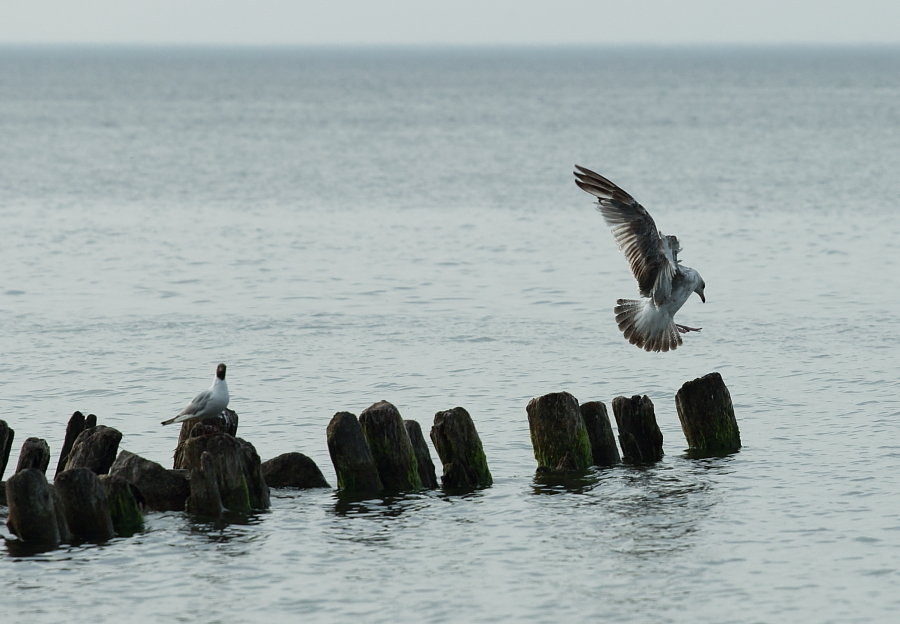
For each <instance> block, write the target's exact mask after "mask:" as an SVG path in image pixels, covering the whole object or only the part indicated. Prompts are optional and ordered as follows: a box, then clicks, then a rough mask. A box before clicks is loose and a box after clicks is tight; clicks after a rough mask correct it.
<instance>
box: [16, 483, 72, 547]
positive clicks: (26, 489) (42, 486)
mask: <svg viewBox="0 0 900 624" xmlns="http://www.w3.org/2000/svg"><path fill="white" fill-rule="evenodd" d="M6 502H7V505H8V507H9V516H8V518H7V521H6V526H7V527H8V528H9V530H10V531H12V532H13V533H15V534H16V535H17V536H18V537H19V539H20V540H22V541H23V542H28V543H33V544H42V545H47V546H58V545H59V544H60V543H62V542H67V541H69V539H70V535H69V529H68V527H67V525H66V522H65V516H64V515H63V510H62V502H61V501H60V499H59V496H58V495H57V494H56V493H55V492H54V490H53V488H52V486H51V485H50V484H49V483H47V477H46V476H45V475H44V473H43V472H41V471H40V470H38V469H37V468H26V469H24V470H22V471H21V472H17V473H16V474H14V475H13V476H11V477H10V478H9V479H7V481H6Z"/></svg>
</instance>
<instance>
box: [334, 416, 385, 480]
mask: <svg viewBox="0 0 900 624" xmlns="http://www.w3.org/2000/svg"><path fill="white" fill-rule="evenodd" d="M325 438H326V441H327V443H328V454H329V455H330V456H331V463H332V465H333V466H334V472H335V474H336V475H337V486H338V489H340V490H342V491H344V492H350V493H361V494H365V493H373V494H374V493H376V492H380V491H381V490H382V489H384V485H383V484H382V483H381V478H380V477H379V476H378V466H377V465H376V464H375V458H374V457H373V456H372V451H371V449H369V443H368V441H366V436H365V434H364V433H363V430H362V427H361V426H360V424H359V420H357V418H356V415H354V414H351V413H350V412H338V413H337V414H335V415H334V416H332V418H331V421H330V422H329V423H328V428H327V429H326V431H325Z"/></svg>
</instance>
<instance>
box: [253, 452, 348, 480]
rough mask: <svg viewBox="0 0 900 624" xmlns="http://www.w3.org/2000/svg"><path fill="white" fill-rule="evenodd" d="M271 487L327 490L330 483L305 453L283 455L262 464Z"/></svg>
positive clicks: (264, 475) (264, 474) (264, 476)
mask: <svg viewBox="0 0 900 624" xmlns="http://www.w3.org/2000/svg"><path fill="white" fill-rule="evenodd" d="M262 472H263V478H265V480H266V484H267V485H268V486H269V487H276V488H282V487H294V488H327V487H331V486H330V485H328V481H326V480H325V475H323V474H322V471H321V470H319V467H318V466H317V465H316V462H314V461H313V460H312V459H310V458H309V457H307V456H306V455H304V454H303V453H282V454H281V455H279V456H278V457H273V458H272V459H269V460H266V461H264V462H263V463H262Z"/></svg>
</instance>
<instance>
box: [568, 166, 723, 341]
mask: <svg viewBox="0 0 900 624" xmlns="http://www.w3.org/2000/svg"><path fill="white" fill-rule="evenodd" d="M574 173H575V184H577V185H578V186H579V187H580V188H581V189H582V190H584V191H587V192H588V193H590V194H591V195H593V196H594V197H596V198H597V209H598V210H599V211H600V214H602V215H603V218H604V219H605V220H606V223H607V225H609V227H610V228H611V229H612V233H613V236H614V237H615V239H616V243H618V245H619V248H620V249H621V250H622V252H623V253H624V254H625V257H626V258H627V259H628V263H629V264H630V265H631V272H632V273H634V277H635V279H637V282H638V287H639V289H640V293H641V298H640V299H619V300H618V301H616V308H615V312H616V322H617V323H618V324H619V329H621V330H622V333H623V334H625V338H627V339H628V341H629V342H630V343H631V344H633V345H637V346H638V347H641V348H642V349H644V350H646V351H671V350H672V349H676V348H678V345H680V344H681V343H682V340H681V334H684V333H687V332H691V331H700V329H701V328H697V327H687V326H686V325H679V324H677V323H676V322H675V321H674V318H675V313H676V312H678V310H679V309H680V308H681V306H683V305H684V302H685V301H687V299H688V297H690V296H691V293H697V294H698V295H700V300H701V301H703V302H704V303H706V296H705V295H704V293H703V291H704V289H705V288H706V284H705V283H704V281H703V278H702V277H700V274H699V273H697V271H695V270H694V269H692V268H690V267H687V266H684V265H683V264H681V263H680V262H678V252H679V251H681V246H680V245H679V244H678V238H676V237H675V236H667V235H664V234H663V233H662V232H660V231H659V230H657V229H656V224H655V223H654V222H653V217H651V216H650V213H648V212H647V210H646V209H645V208H644V207H643V206H641V205H640V204H639V203H638V202H637V201H636V200H635V199H634V198H633V197H632V196H631V195H629V194H628V193H626V192H625V191H623V190H622V189H620V188H619V187H618V186H616V185H615V184H613V183H612V182H610V181H609V180H607V179H606V178H604V177H603V176H602V175H600V174H599V173H595V172H593V171H591V170H590V169H585V168H584V167H579V166H578V165H575V172H574Z"/></svg>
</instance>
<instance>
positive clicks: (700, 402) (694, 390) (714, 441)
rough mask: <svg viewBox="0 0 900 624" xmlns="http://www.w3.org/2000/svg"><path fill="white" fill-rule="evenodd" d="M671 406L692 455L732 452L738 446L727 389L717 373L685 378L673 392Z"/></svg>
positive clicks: (737, 434) (738, 434)
mask: <svg viewBox="0 0 900 624" xmlns="http://www.w3.org/2000/svg"><path fill="white" fill-rule="evenodd" d="M675 408H676V409H677V410H678V419H679V420H680V421H681V429H682V431H684V437H685V438H687V442H688V447H689V448H690V451H691V453H692V454H694V455H700V456H705V455H717V454H722V453H733V452H735V451H737V450H738V449H740V448H741V432H740V431H739V430H738V424H737V419H736V418H735V417H734V406H733V405H732V403H731V393H729V392H728V388H727V387H726V386H725V382H724V381H723V380H722V376H721V375H720V374H719V373H709V374H708V375H704V376H703V377H700V378H698V379H694V380H693V381H688V382H687V383H685V384H684V385H683V386H681V389H680V390H679V391H678V392H677V394H676V395H675Z"/></svg>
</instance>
